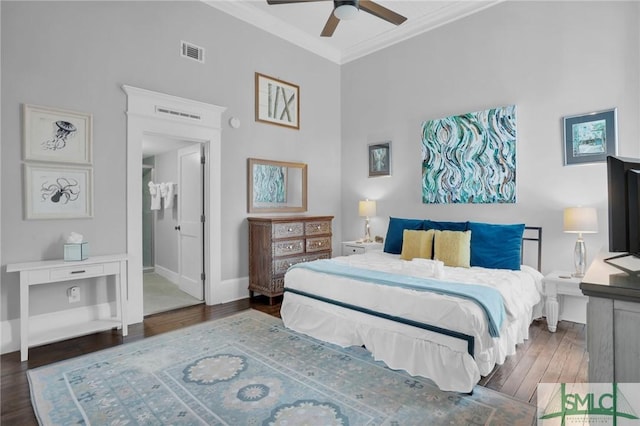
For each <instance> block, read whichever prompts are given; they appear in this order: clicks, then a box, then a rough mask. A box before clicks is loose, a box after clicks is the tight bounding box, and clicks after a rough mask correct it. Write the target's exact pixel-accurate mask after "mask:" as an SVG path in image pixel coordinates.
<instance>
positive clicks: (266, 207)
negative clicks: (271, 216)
mask: <svg viewBox="0 0 640 426" xmlns="http://www.w3.org/2000/svg"><path fill="white" fill-rule="evenodd" d="M247 173H248V176H247V211H248V212H249V213H293V212H298V213H299V212H306V211H307V165H306V164H305V163H292V162H287V161H272V160H260V159H257V158H249V159H248V162H247Z"/></svg>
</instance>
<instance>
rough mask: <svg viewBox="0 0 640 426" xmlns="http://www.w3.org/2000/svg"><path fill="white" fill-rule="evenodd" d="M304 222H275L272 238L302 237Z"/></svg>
mask: <svg viewBox="0 0 640 426" xmlns="http://www.w3.org/2000/svg"><path fill="white" fill-rule="evenodd" d="M303 235H304V224H303V223H302V222H289V223H276V224H274V225H273V238H290V237H302V236H303Z"/></svg>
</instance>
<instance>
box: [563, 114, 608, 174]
mask: <svg viewBox="0 0 640 426" xmlns="http://www.w3.org/2000/svg"><path fill="white" fill-rule="evenodd" d="M616 116H617V111H616V108H612V109H608V110H604V111H596V112H590V113H588V114H580V115H573V116H568V117H564V119H563V122H564V165H565V166H568V165H573V164H586V163H600V162H604V161H605V160H606V159H607V155H616V154H617V151H618V140H617V139H618V136H617V133H618V130H617V127H618V124H617V118H616Z"/></svg>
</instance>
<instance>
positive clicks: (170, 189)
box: [162, 182, 175, 210]
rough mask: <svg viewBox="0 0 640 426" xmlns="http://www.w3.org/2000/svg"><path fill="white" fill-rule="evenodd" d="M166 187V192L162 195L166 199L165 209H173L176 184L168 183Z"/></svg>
mask: <svg viewBox="0 0 640 426" xmlns="http://www.w3.org/2000/svg"><path fill="white" fill-rule="evenodd" d="M164 185H165V190H164V192H163V194H162V198H164V208H165V210H166V209H170V208H172V207H173V196H174V195H175V184H174V183H173V182H167V183H165V184H164Z"/></svg>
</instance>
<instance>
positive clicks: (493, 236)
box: [469, 222, 524, 271]
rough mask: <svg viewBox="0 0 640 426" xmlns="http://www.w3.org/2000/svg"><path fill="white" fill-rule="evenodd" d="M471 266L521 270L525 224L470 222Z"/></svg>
mask: <svg viewBox="0 0 640 426" xmlns="http://www.w3.org/2000/svg"><path fill="white" fill-rule="evenodd" d="M469 230H470V231H471V266H481V267H483V268H491V269H511V270H514V271H519V270H520V262H521V258H520V252H521V250H522V234H523V233H524V224H514V225H500V224H491V223H480V222H469Z"/></svg>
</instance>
